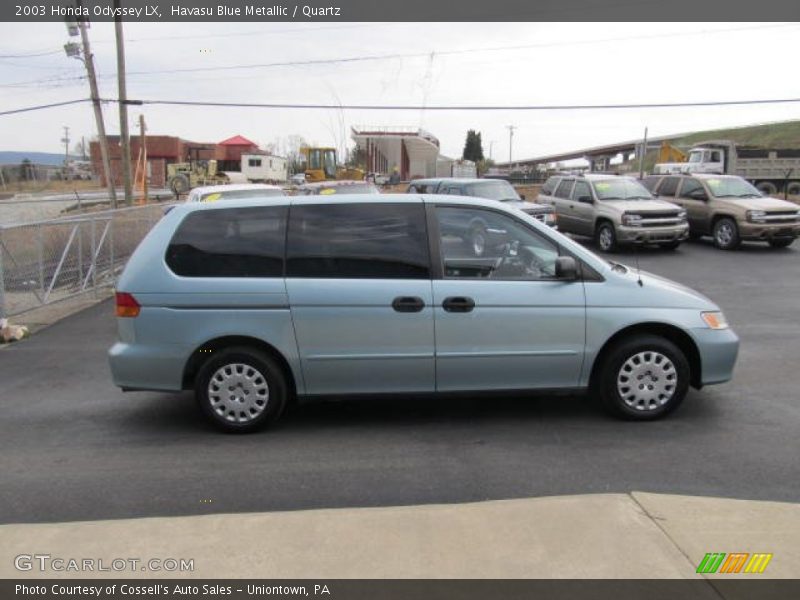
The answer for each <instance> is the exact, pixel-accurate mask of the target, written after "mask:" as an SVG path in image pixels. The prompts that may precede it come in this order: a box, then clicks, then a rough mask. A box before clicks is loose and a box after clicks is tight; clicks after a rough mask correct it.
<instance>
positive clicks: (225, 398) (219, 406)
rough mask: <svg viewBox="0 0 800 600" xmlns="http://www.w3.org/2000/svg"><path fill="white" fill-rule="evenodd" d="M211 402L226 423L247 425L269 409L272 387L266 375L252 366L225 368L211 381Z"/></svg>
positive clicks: (236, 364) (209, 388) (241, 365)
mask: <svg viewBox="0 0 800 600" xmlns="http://www.w3.org/2000/svg"><path fill="white" fill-rule="evenodd" d="M208 401H209V402H210V403H211V408H212V409H213V410H214V412H215V413H217V415H219V416H220V417H222V418H223V419H225V420H226V421H230V422H231V423H246V422H248V421H252V420H253V419H255V418H256V417H258V416H259V415H260V414H261V413H263V412H264V409H265V408H267V403H268V402H269V385H267V380H266V379H265V378H264V376H263V375H262V374H261V373H260V372H259V371H258V370H257V369H255V368H253V367H252V366H250V365H246V364H243V363H232V364H229V365H224V366H222V367H220V368H219V369H217V371H216V372H215V373H214V375H212V377H211V380H210V381H209V382H208Z"/></svg>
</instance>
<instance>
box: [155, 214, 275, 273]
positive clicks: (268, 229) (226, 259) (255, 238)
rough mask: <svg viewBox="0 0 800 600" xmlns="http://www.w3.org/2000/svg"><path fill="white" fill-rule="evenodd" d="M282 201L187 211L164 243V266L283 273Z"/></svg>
mask: <svg viewBox="0 0 800 600" xmlns="http://www.w3.org/2000/svg"><path fill="white" fill-rule="evenodd" d="M285 231H286V206H265V207H257V208H226V209H221V210H200V211H197V212H193V213H191V214H190V215H189V216H187V217H186V218H185V219H184V220H183V222H182V223H181V224H180V225H179V226H178V229H177V231H176V232H175V235H174V236H173V237H172V240H171V241H170V244H169V247H168V248H167V256H166V261H167V265H168V266H169V268H170V269H172V271H173V272H174V273H175V274H176V275H182V276H184V277H282V276H283V254H284V240H285Z"/></svg>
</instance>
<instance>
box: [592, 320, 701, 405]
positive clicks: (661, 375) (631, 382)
mask: <svg viewBox="0 0 800 600" xmlns="http://www.w3.org/2000/svg"><path fill="white" fill-rule="evenodd" d="M600 368H601V370H600V377H599V382H598V385H599V390H598V391H599V395H600V399H601V400H602V402H603V404H604V406H605V408H606V409H607V410H608V411H609V412H611V413H612V414H613V415H615V416H617V417H621V418H623V419H629V420H634V421H649V420H653V419H658V418H659V417H663V416H664V415H666V414H668V413H670V412H672V411H673V410H675V409H676V408H677V407H678V406H679V405H680V403H681V402H683V399H684V397H685V396H686V394H687V392H688V390H689V372H690V371H689V362H688V361H687V359H686V356H685V355H684V354H683V352H682V351H681V349H680V348H678V347H677V346H676V345H675V344H673V343H672V342H671V341H669V340H667V339H665V338H662V337H659V336H655V335H636V336H634V337H632V338H629V339H627V340H624V341H622V342H621V343H619V344H617V345H616V346H614V347H613V348H612V349H611V350H610V352H609V353H608V354H607V355H606V357H605V360H604V362H603V364H602V365H601V367H600Z"/></svg>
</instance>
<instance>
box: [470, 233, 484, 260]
mask: <svg viewBox="0 0 800 600" xmlns="http://www.w3.org/2000/svg"><path fill="white" fill-rule="evenodd" d="M485 250H486V238H484V237H483V233H482V232H480V231H476V232H475V233H473V234H472V251H473V252H474V253H475V256H483V253H484V251H485Z"/></svg>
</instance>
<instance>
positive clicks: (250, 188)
mask: <svg viewBox="0 0 800 600" xmlns="http://www.w3.org/2000/svg"><path fill="white" fill-rule="evenodd" d="M285 195H286V194H284V193H283V190H282V189H281V188H280V187H278V186H277V185H269V184H266V183H231V184H229V185H207V186H203V187H196V188H194V189H193V190H192V191H190V192H189V195H188V196H187V197H186V202H216V201H217V200H240V199H242V198H267V197H275V196H285Z"/></svg>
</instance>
